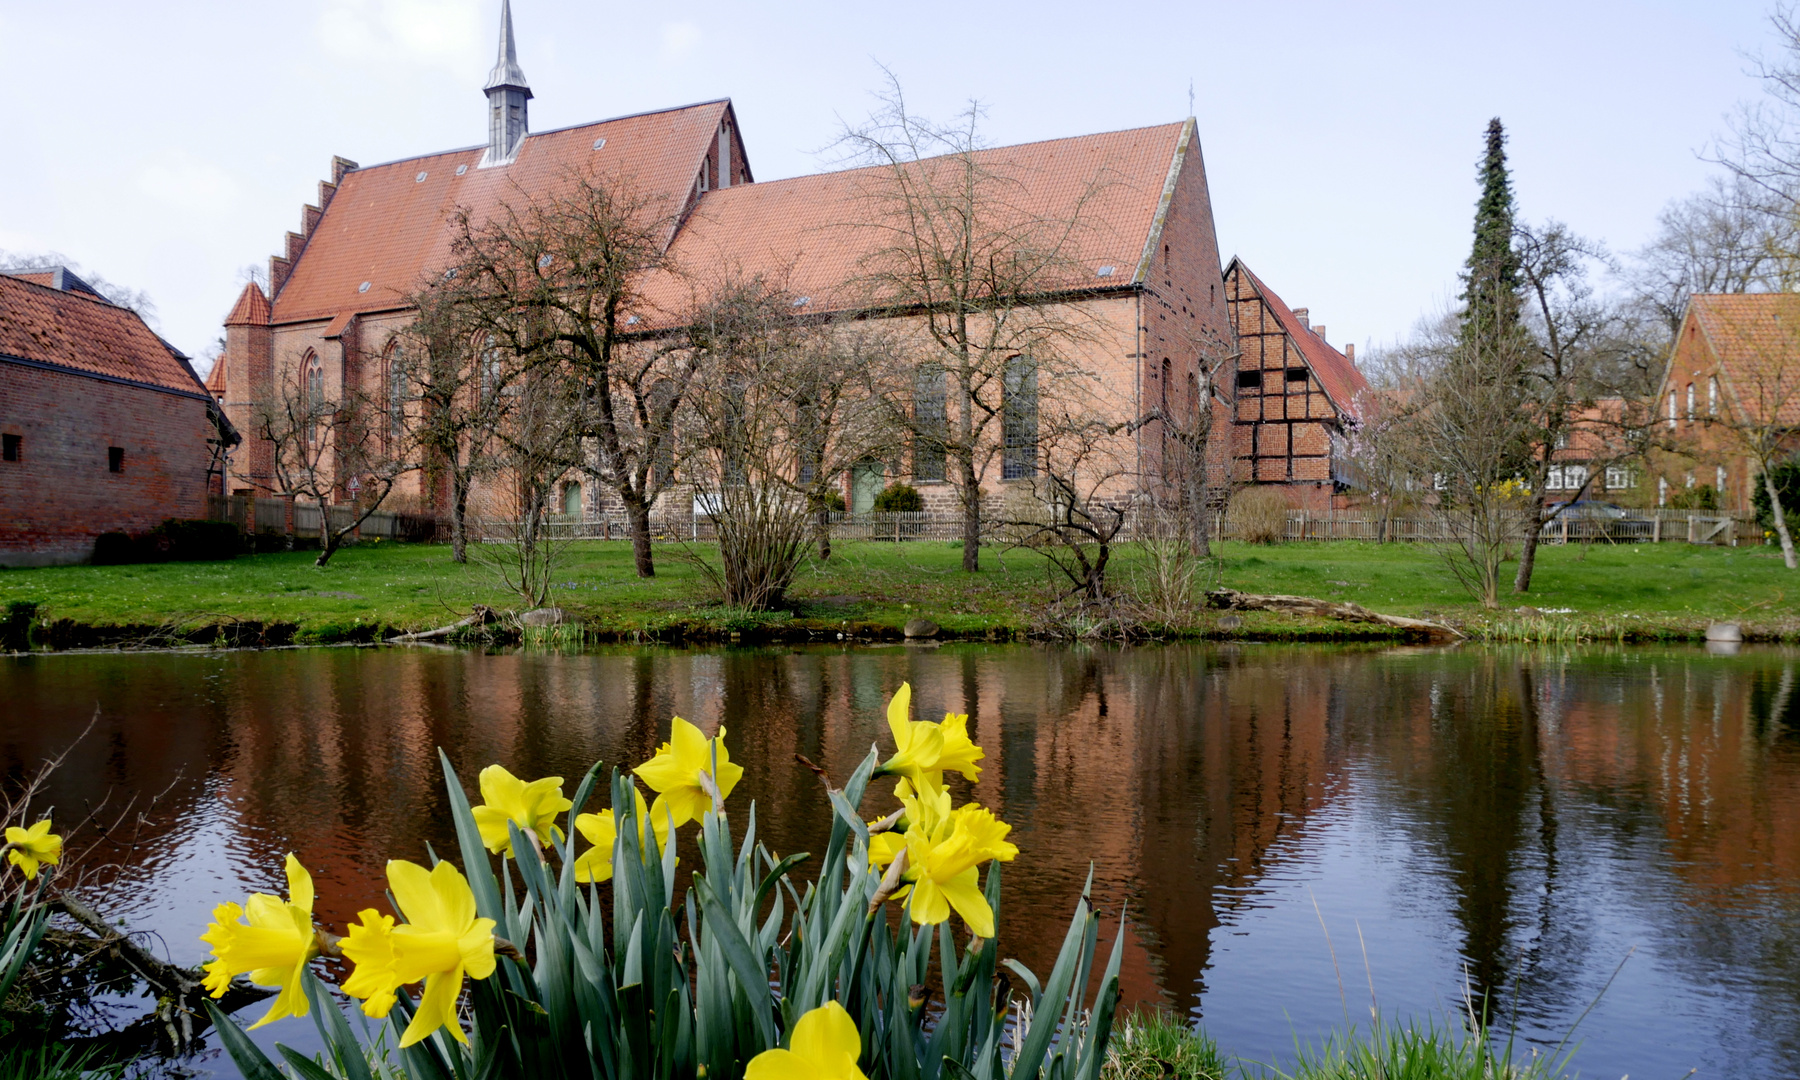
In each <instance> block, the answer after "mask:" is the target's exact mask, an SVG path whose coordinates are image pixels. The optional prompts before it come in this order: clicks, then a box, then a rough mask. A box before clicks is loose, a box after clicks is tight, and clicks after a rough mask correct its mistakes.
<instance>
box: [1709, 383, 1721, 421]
mask: <svg viewBox="0 0 1800 1080" xmlns="http://www.w3.org/2000/svg"><path fill="white" fill-rule="evenodd" d="M1706 415H1708V416H1717V415H1719V377H1718V376H1717V375H1708V376H1707V377H1706Z"/></svg>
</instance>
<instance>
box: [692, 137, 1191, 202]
mask: <svg viewBox="0 0 1800 1080" xmlns="http://www.w3.org/2000/svg"><path fill="white" fill-rule="evenodd" d="M1186 123H1187V121H1186V120H1178V121H1175V122H1174V123H1169V124H1145V125H1143V126H1141V127H1129V128H1114V129H1113V130H1111V131H1088V132H1083V133H1082V134H1080V135H1064V136H1062V137H1060V138H1054V139H1032V140H1030V141H1028V142H1019V143H1007V144H1006V145H1005V146H984V147H981V148H979V149H977V150H974V151H972V153H976V154H992V153H997V152H999V151H1001V150H1023V149H1025V148H1027V147H1032V146H1048V145H1050V144H1051V143H1066V142H1076V141H1078V140H1080V139H1097V138H1100V137H1102V136H1105V135H1128V134H1131V133H1133V132H1138V131H1155V130H1157V129H1158V128H1179V127H1182V126H1184V125H1185V124H1186ZM959 153H961V151H959V150H948V151H945V152H944V153H942V154H933V155H931V156H930V157H922V158H913V159H912V160H911V161H908V162H905V163H904V164H909V165H910V164H914V163H917V162H924V161H939V160H942V159H944V158H948V157H955V156H956V155H957V154H959ZM885 168H888V166H887V165H884V164H881V163H879V162H878V163H876V164H873V165H851V166H849V167H847V168H842V169H824V170H821V171H819V172H809V173H801V174H799V175H798V176H784V177H781V178H780V179H777V180H758V181H757V182H756V185H755V186H758V187H760V186H762V185H764V184H781V183H786V182H787V181H789V180H809V179H813V178H816V177H822V176H845V175H848V174H849V173H854V172H866V171H869V170H871V169H885ZM739 186H740V185H737V184H733V185H731V187H729V188H716V189H714V190H716V191H731V190H734V189H735V188H737V187H739ZM741 186H743V187H745V188H749V187H751V186H752V185H750V184H744V185H741ZM709 194H710V192H709Z"/></svg>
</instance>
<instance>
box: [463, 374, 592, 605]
mask: <svg viewBox="0 0 1800 1080" xmlns="http://www.w3.org/2000/svg"><path fill="white" fill-rule="evenodd" d="M496 397H497V398H498V400H500V401H501V402H503V403H504V404H503V406H502V408H501V409H500V415H499V417H498V421H497V423H496V424H495V425H494V434H493V438H494V442H495V444H496V452H495V454H494V466H495V468H494V472H495V476H496V480H497V488H498V490H497V491H495V492H494V493H492V495H491V496H490V509H491V510H492V511H493V513H492V514H491V515H489V516H488V517H487V518H485V519H484V520H483V521H482V523H481V532H482V540H483V541H484V543H482V544H479V545H477V547H476V557H477V559H478V561H480V562H481V563H482V564H484V565H485V566H487V567H488V568H489V569H490V570H491V571H492V572H493V573H494V574H495V575H496V576H497V577H498V578H499V579H500V582H501V584H502V585H504V586H505V587H506V588H507V589H509V590H510V591H512V592H513V593H514V594H515V595H517V596H518V597H519V599H520V600H522V601H523V602H524V603H525V605H526V606H527V607H532V608H535V607H542V606H543V605H544V603H545V602H546V601H547V600H548V598H549V595H550V587H551V585H552V584H554V580H555V572H556V568H557V562H558V556H559V555H560V554H561V551H562V544H561V541H562V539H563V538H562V537H559V536H557V535H556V533H555V530H554V529H553V528H552V527H551V526H552V522H551V518H552V517H553V516H554V514H555V510H556V485H557V481H558V480H560V479H561V478H562V477H563V476H566V475H567V474H568V473H569V471H570V470H571V469H572V468H574V467H575V466H576V464H577V460H578V457H579V453H580V444H579V442H578V440H577V438H576V432H577V426H576V421H577V419H578V417H579V413H580V407H581V403H580V400H579V397H578V393H577V392H576V390H575V388H574V385H573V384H572V383H570V382H569V380H567V379H564V378H561V377H560V376H559V374H558V373H557V372H556V370H555V369H554V368H553V367H552V366H550V365H547V364H539V365H536V366H534V367H529V368H524V367H522V368H521V370H520V371H519V374H518V375H517V376H516V377H515V378H514V379H512V380H509V382H508V383H507V385H506V386H505V388H504V389H503V390H501V391H500V392H499V393H498V394H496Z"/></svg>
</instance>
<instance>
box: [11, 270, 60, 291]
mask: <svg viewBox="0 0 1800 1080" xmlns="http://www.w3.org/2000/svg"><path fill="white" fill-rule="evenodd" d="M6 276H7V277H15V278H18V279H19V280H20V281H29V282H31V283H32V284H33V285H42V286H43V287H44V288H46V289H54V288H56V271H54V270H29V271H25V272H23V273H18V274H8V275H6Z"/></svg>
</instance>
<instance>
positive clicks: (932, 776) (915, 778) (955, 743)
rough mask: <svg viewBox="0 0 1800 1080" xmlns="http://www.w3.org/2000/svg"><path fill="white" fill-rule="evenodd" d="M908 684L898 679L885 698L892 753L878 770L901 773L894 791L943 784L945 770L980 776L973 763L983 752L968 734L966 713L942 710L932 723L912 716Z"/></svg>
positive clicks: (972, 777) (973, 777)
mask: <svg viewBox="0 0 1800 1080" xmlns="http://www.w3.org/2000/svg"><path fill="white" fill-rule="evenodd" d="M911 711H912V684H911V683H901V684H900V689H899V690H897V691H895V692H894V696H893V698H892V699H890V700H889V701H888V714H887V715H888V730H889V731H891V732H893V735H894V756H892V757H890V758H888V759H887V761H885V762H883V763H882V766H881V771H882V772H884V773H887V774H888V775H890V776H899V777H901V778H902V779H901V782H900V785H899V787H898V788H896V789H895V794H897V795H900V796H901V797H902V798H905V796H906V795H907V794H908V793H909V792H910V791H912V790H913V789H915V788H917V787H919V786H920V785H921V784H923V783H925V782H927V781H929V782H930V783H933V784H937V785H939V786H942V785H943V782H944V774H945V773H946V772H959V773H962V774H963V777H964V779H967V780H970V781H975V780H978V779H980V778H981V766H979V765H977V764H975V763H976V762H977V761H980V760H981V759H982V758H984V757H986V756H987V755H986V753H985V752H983V751H982V749H981V747H979V746H976V745H975V743H974V742H973V741H972V740H971V739H970V738H969V717H968V714H967V713H945V714H944V722H943V723H941V724H934V723H931V722H929V721H926V720H913V719H911V718H910V716H911Z"/></svg>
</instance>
